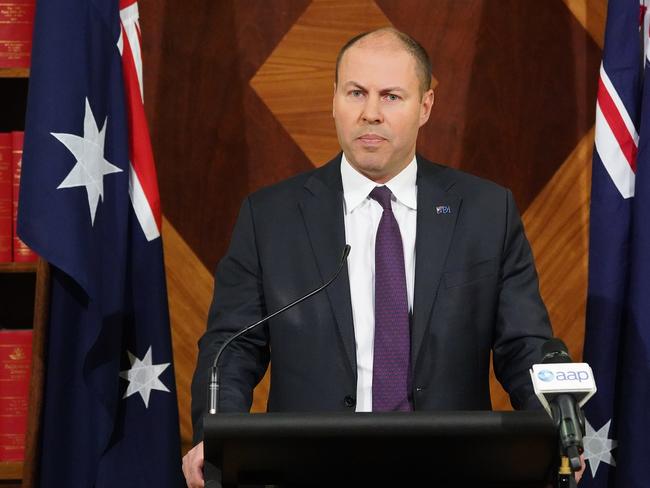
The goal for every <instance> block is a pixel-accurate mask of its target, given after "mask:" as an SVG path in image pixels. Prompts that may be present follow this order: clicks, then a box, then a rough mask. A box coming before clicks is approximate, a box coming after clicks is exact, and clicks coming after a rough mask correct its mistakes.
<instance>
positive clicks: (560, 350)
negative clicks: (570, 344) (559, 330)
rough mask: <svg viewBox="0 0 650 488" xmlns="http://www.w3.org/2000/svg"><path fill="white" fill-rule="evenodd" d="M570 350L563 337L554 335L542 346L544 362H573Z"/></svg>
mask: <svg viewBox="0 0 650 488" xmlns="http://www.w3.org/2000/svg"><path fill="white" fill-rule="evenodd" d="M572 362H573V361H572V360H571V356H569V350H568V349H567V347H566V344H564V342H563V341H562V339H558V338H557V337H554V338H552V339H549V340H548V341H546V342H545V343H544V345H543V346H542V363H572Z"/></svg>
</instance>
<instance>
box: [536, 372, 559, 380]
mask: <svg viewBox="0 0 650 488" xmlns="http://www.w3.org/2000/svg"><path fill="white" fill-rule="evenodd" d="M537 377H538V378H539V379H540V380H542V381H547V382H548V381H553V378H555V375H554V374H553V372H552V371H549V370H548V369H543V370H541V371H540V372H539V373H537Z"/></svg>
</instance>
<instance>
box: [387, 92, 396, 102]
mask: <svg viewBox="0 0 650 488" xmlns="http://www.w3.org/2000/svg"><path fill="white" fill-rule="evenodd" d="M386 99H387V100H388V101H389V102H395V101H397V100H399V97H398V96H397V95H393V94H392V93H389V94H388V95H386Z"/></svg>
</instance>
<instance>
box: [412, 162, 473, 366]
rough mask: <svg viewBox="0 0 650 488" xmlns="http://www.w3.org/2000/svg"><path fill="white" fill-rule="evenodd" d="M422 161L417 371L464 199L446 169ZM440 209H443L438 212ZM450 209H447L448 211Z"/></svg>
mask: <svg viewBox="0 0 650 488" xmlns="http://www.w3.org/2000/svg"><path fill="white" fill-rule="evenodd" d="M420 161H421V160H420V158H418V179H417V185H418V210H417V232H416V237H415V290H414V297H413V302H414V303H413V327H412V330H411V358H412V361H411V364H412V367H413V368H415V366H416V364H417V359H418V355H419V353H420V350H421V346H422V341H423V340H424V336H425V334H426V332H427V328H428V326H429V318H430V316H431V309H432V307H433V303H434V301H435V298H436V295H437V293H438V286H439V284H440V278H441V276H442V270H443V268H444V265H445V260H446V258H447V254H448V251H449V246H450V244H451V239H452V236H453V233H454V228H455V226H456V220H457V218H458V213H459V211H460V205H461V201H462V199H461V198H460V197H459V196H458V195H456V194H455V193H453V192H452V191H449V189H450V188H451V186H453V181H450V180H449V179H448V175H449V173H448V172H447V170H446V169H445V168H444V167H440V166H436V165H433V164H431V163H429V162H426V161H425V162H420ZM436 207H440V208H439V209H437V208H436ZM444 207H447V208H444Z"/></svg>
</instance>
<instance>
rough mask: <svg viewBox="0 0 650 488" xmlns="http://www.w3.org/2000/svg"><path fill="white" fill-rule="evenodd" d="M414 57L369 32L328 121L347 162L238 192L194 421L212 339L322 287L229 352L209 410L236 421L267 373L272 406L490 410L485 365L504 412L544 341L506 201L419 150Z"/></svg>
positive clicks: (343, 71) (425, 103)
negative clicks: (498, 386)
mask: <svg viewBox="0 0 650 488" xmlns="http://www.w3.org/2000/svg"><path fill="white" fill-rule="evenodd" d="M430 73H431V68H430V63H429V60H428V57H427V55H426V52H425V51H424V50H423V49H422V47H421V46H420V45H419V44H417V43H416V42H415V41H413V40H412V39H411V38H409V37H408V36H406V35H404V34H402V33H400V32H397V31H395V30H392V29H382V30H379V31H375V32H372V33H369V34H366V35H362V36H358V37H357V38H354V39H352V40H351V41H350V42H348V44H346V46H344V48H343V49H342V50H341V53H340V55H339V58H338V60H337V76H336V82H335V90H334V102H333V116H334V120H335V123H336V129H337V134H338V138H339V142H340V144H341V148H342V150H343V152H342V154H339V156H337V157H336V158H335V159H333V160H332V161H330V162H329V163H328V164H327V165H325V166H324V167H322V168H319V169H316V170H314V171H311V172H308V173H305V174H302V175H298V176H296V177H293V178H291V179H289V180H286V181H284V182H281V183H279V184H277V185H274V186H272V187H269V188H265V189H262V190H260V191H258V192H256V193H254V194H253V195H251V196H249V197H248V198H247V199H246V200H245V201H244V203H243V205H242V208H241V211H240V215H239V219H238V221H237V224H236V226H235V229H234V232H233V236H232V241H231V245H230V248H229V250H228V253H227V254H226V256H225V257H224V258H223V260H222V261H221V262H220V263H219V266H218V268H217V273H216V280H215V295H214V301H213V304H212V307H211V310H210V317H209V322H208V330H207V332H206V333H205V335H204V336H203V337H202V338H201V340H200V342H199V346H200V353H199V360H198V365H197V370H196V373H195V376H194V382H193V387H192V400H193V405H192V415H193V420H194V429H195V439H194V440H195V442H196V443H197V445H196V446H195V447H194V449H192V450H191V451H190V452H189V453H188V454H187V456H186V457H185V458H184V460H183V464H184V471H185V474H186V478H187V481H188V486H202V478H201V472H200V467H201V465H202V461H203V446H202V443H201V442H200V441H201V438H202V425H201V417H202V415H203V413H204V412H205V409H206V392H207V383H208V377H209V370H210V366H211V363H212V361H213V359H214V357H215V354H216V352H217V350H218V349H219V347H220V345H221V344H222V343H223V341H224V340H225V339H226V338H227V337H229V336H230V335H232V334H233V333H235V332H236V331H238V330H240V329H241V328H242V327H244V326H245V325H247V324H249V323H252V322H254V321H256V320H259V319H260V318H261V317H263V316H264V315H266V314H267V313H269V312H272V311H275V310H277V309H279V308H280V307H282V306H284V305H285V304H287V303H289V302H290V301H292V300H294V299H295V298H297V297H299V296H301V295H302V294H304V293H306V292H307V291H308V290H310V289H312V288H315V287H316V286H317V285H318V284H320V283H322V282H324V281H325V280H326V279H327V278H328V277H329V276H330V275H331V274H332V273H333V272H334V271H335V270H336V268H337V265H338V262H339V259H340V256H341V252H342V250H343V247H344V245H345V244H346V243H349V244H351V246H352V250H351V253H350V256H349V258H348V263H347V266H346V267H345V268H344V269H343V271H342V273H341V274H340V275H339V277H338V278H337V279H336V281H335V282H334V283H333V284H332V285H331V286H330V287H329V288H328V289H327V290H326V291H325V292H324V293H321V294H319V295H317V296H314V297H313V298H311V299H309V300H308V301H306V302H304V303H302V304H300V305H299V306H297V307H295V308H293V309H291V310H289V311H288V312H286V313H285V314H283V315H280V316H278V317H277V318H276V319H273V320H271V321H270V323H268V324H266V325H265V326H264V327H260V328H258V329H257V330H256V331H255V332H253V333H251V334H250V335H248V336H246V337H242V338H241V339H239V340H237V341H236V342H234V343H233V344H232V347H231V348H230V349H229V350H228V351H227V352H226V353H225V354H224V356H223V357H222V360H221V364H222V369H221V380H222V382H221V383H222V390H221V398H220V405H219V408H220V410H221V411H226V412H233V411H239V412H246V411H248V410H249V408H250V405H251V402H252V390H253V388H254V386H255V385H256V384H257V383H258V382H259V380H260V379H261V378H262V376H263V374H264V372H265V370H266V368H267V365H268V363H269V360H271V361H272V363H273V367H272V370H271V389H270V393H269V403H268V409H269V411H341V412H354V411H386V410H475V409H486V410H487V409H490V408H491V403H490V393H489V363H490V353H492V354H493V357H494V369H495V372H496V375H497V377H498V378H499V380H500V382H501V383H502V385H503V386H504V388H505V389H506V390H507V391H508V393H509V395H510V398H511V401H512V404H513V406H514V407H515V408H527V407H531V406H533V405H535V404H536V402H537V400H536V399H535V397H534V394H533V391H532V386H531V385H530V379H529V375H528V369H529V367H530V366H531V365H532V364H533V363H535V362H536V361H538V360H539V358H540V347H541V344H543V343H544V342H545V341H546V340H547V339H548V338H549V337H550V336H551V329H550V325H549V322H548V316H547V313H546V309H545V307H544V305H543V303H542V300H541V298H540V295H539V291H538V282H537V275H536V271H535V266H534V263H533V258H532V254H531V251H530V247H529V245H528V242H527V240H526V237H525V235H524V231H523V227H522V223H521V220H520V218H519V215H518V212H517V209H516V208H515V204H514V200H513V198H512V195H511V193H510V191H508V190H507V189H505V188H502V187H500V186H498V185H496V184H494V183H491V182H488V181H485V180H482V179H479V178H477V177H474V176H470V175H468V174H465V173H462V172H460V171H456V170H453V169H450V168H447V167H444V166H439V165H436V164H433V163H430V162H428V161H426V160H424V159H423V158H421V157H419V156H417V157H416V155H415V145H416V138H417V134H418V131H419V128H420V127H421V126H422V125H423V124H424V123H425V122H426V121H427V120H428V118H429V114H430V111H431V107H432V105H433V91H432V90H431V89H430V88H429V87H430V82H431V75H430Z"/></svg>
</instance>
